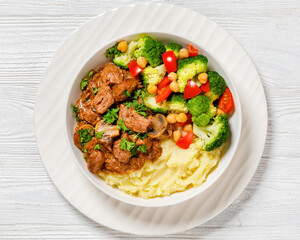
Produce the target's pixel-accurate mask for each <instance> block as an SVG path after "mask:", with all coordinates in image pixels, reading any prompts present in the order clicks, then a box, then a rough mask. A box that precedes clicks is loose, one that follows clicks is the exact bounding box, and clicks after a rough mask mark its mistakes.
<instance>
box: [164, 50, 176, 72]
mask: <svg viewBox="0 0 300 240" xmlns="http://www.w3.org/2000/svg"><path fill="white" fill-rule="evenodd" d="M162 59H163V62H164V64H165V67H166V69H167V72H168V73H170V72H175V71H177V58H176V56H175V53H174V52H173V51H167V52H165V53H164V54H163V55H162Z"/></svg>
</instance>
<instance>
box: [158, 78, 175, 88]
mask: <svg viewBox="0 0 300 240" xmlns="http://www.w3.org/2000/svg"><path fill="white" fill-rule="evenodd" d="M171 82H172V81H171V80H170V79H169V78H168V77H165V78H164V79H163V80H161V81H160V83H159V84H158V89H162V88H164V87H165V86H168V85H169V84H170V83H171Z"/></svg>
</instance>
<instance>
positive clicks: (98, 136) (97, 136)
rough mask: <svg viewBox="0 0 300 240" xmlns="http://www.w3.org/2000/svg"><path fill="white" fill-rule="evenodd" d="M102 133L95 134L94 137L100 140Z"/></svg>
mask: <svg viewBox="0 0 300 240" xmlns="http://www.w3.org/2000/svg"><path fill="white" fill-rule="evenodd" d="M103 133H104V131H100V132H96V133H95V137H96V138H99V139H101V138H102V135H103Z"/></svg>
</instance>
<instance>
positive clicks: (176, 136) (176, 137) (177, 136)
mask: <svg viewBox="0 0 300 240" xmlns="http://www.w3.org/2000/svg"><path fill="white" fill-rule="evenodd" d="M180 138H181V131H178V130H177V131H174V132H173V140H174V142H177V141H178V140H179V139H180Z"/></svg>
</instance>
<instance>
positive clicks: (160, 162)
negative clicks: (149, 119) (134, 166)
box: [99, 139, 225, 199]
mask: <svg viewBox="0 0 300 240" xmlns="http://www.w3.org/2000/svg"><path fill="white" fill-rule="evenodd" d="M161 145H162V148H163V153H162V155H161V156H160V158H159V159H157V160H156V161H155V162H151V161H147V162H146V163H145V165H144V166H143V167H142V168H141V169H140V170H137V171H135V172H132V173H131V174H124V175H118V174H105V173H103V172H101V173H100V174H99V176H100V177H101V178H103V179H104V181H105V182H106V183H107V184H109V185H111V186H114V187H117V188H119V189H120V190H122V191H123V192H125V193H127V194H130V195H133V196H138V197H141V198H144V199H147V198H153V197H162V196H167V195H170V194H172V193H174V192H180V191H184V190H186V189H189V188H192V187H197V186H200V185H201V184H202V183H203V182H204V181H205V180H206V178H207V176H208V174H209V173H210V171H211V170H212V169H213V168H214V167H215V166H216V165H217V164H218V162H219V160H220V159H221V155H222V152H223V151H224V145H225V144H223V146H222V147H221V148H218V149H215V150H213V151H211V152H206V151H203V150H201V149H200V148H199V146H197V143H193V144H191V145H190V147H189V148H188V149H182V148H179V147H178V146H176V144H175V143H174V141H172V140H170V139H169V140H165V141H162V142H161Z"/></svg>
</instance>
